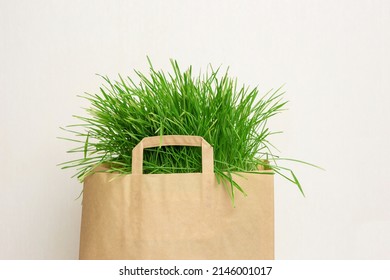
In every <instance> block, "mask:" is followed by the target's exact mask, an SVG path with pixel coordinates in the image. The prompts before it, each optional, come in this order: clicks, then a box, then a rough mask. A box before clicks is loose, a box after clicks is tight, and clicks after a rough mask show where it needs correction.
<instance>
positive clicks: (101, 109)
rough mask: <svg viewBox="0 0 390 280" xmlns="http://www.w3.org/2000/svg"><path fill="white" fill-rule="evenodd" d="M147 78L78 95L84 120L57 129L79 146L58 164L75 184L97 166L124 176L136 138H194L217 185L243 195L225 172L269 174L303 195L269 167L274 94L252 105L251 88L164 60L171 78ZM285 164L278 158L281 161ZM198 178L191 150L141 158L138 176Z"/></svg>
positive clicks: (278, 101) (281, 170) (279, 100)
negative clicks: (207, 148)
mask: <svg viewBox="0 0 390 280" xmlns="http://www.w3.org/2000/svg"><path fill="white" fill-rule="evenodd" d="M148 61H149V66H150V73H149V75H148V76H146V75H144V74H143V73H141V72H139V71H135V73H136V76H137V78H138V79H139V82H135V80H134V79H132V78H130V77H127V78H124V77H122V76H119V80H117V81H112V80H110V79H109V78H108V77H105V76H101V77H102V79H103V80H104V85H103V86H102V87H100V93H98V94H90V93H85V94H84V95H82V96H81V97H82V98H85V99H87V100H88V101H89V102H90V104H91V107H90V108H88V109H85V110H86V112H87V115H88V116H75V118H76V119H77V120H78V121H79V123H78V124H74V125H70V126H68V127H66V128H64V130H66V131H68V132H69V133H71V134H72V135H73V137H72V138H62V139H66V140H70V141H73V142H77V143H80V145H81V146H79V147H76V148H74V149H72V150H69V151H68V152H69V153H76V154H78V155H80V156H81V157H79V158H78V159H75V160H72V161H68V162H65V163H62V164H61V165H62V168H75V169H76V173H75V175H74V176H75V177H77V178H78V179H79V180H80V181H83V180H84V179H85V177H86V176H88V175H89V174H90V173H91V170H92V169H93V168H94V167H95V166H97V165H99V164H102V163H104V164H108V166H109V167H110V169H109V172H119V173H124V174H127V173H131V151H132V149H133V148H134V147H135V145H137V144H138V143H139V142H140V141H141V140H142V139H143V138H144V137H147V136H158V135H197V136H202V137H203V138H204V139H205V140H206V141H207V142H209V143H210V144H211V145H212V146H213V147H214V159H215V162H214V171H215V174H216V175H217V178H218V180H222V181H223V182H225V183H226V182H227V184H225V185H227V186H228V187H229V188H230V189H229V191H228V192H229V194H230V196H231V198H232V200H234V190H238V191H240V192H242V193H243V194H245V190H243V189H242V188H241V187H240V186H239V185H238V184H237V183H236V182H234V181H233V179H232V177H231V173H234V172H256V173H259V172H260V173H261V171H259V169H258V167H259V166H262V167H263V169H271V170H273V171H274V172H275V173H276V174H279V175H281V176H282V177H284V178H286V179H287V180H289V181H290V182H292V183H293V184H295V185H296V186H297V187H298V188H299V190H300V191H301V192H302V194H303V190H302V188H301V185H300V183H299V181H298V179H297V177H296V176H295V174H294V172H293V171H292V170H290V169H288V168H285V167H281V166H280V165H279V164H277V161H278V159H279V157H278V156H277V155H275V154H274V153H273V152H272V151H273V150H274V147H273V146H272V144H271V143H270V142H269V137H270V136H271V135H272V134H275V133H279V132H271V130H270V129H269V128H268V126H267V121H268V119H269V118H271V117H273V116H275V115H276V114H278V113H280V112H281V111H283V110H284V109H285V105H286V103H287V102H286V101H284V100H283V94H284V92H283V91H282V88H278V89H276V90H272V91H270V92H268V93H267V94H266V95H264V96H263V97H260V98H259V91H258V88H257V87H255V88H249V87H245V86H238V84H237V79H233V78H230V77H229V76H228V72H227V71H226V72H225V73H223V74H222V75H220V73H219V72H220V70H219V68H218V69H216V70H214V69H213V68H212V67H210V68H208V69H207V71H206V73H204V74H203V75H202V74H200V75H198V76H194V75H193V73H192V67H191V66H190V67H189V68H188V69H187V70H185V71H182V70H180V68H179V65H178V63H177V62H176V61H175V60H171V65H172V70H173V71H172V72H171V73H165V72H163V71H157V70H156V69H155V68H154V67H153V66H152V64H151V62H150V60H149V59H148ZM283 160H286V159H283ZM190 172H201V151H200V148H198V147H160V148H153V149H146V150H145V152H144V173H190Z"/></svg>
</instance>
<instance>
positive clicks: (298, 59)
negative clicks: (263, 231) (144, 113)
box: [0, 0, 390, 259]
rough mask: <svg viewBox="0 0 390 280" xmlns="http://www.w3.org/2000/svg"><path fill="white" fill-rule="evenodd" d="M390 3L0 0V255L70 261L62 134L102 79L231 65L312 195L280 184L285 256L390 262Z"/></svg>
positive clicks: (71, 209) (75, 190)
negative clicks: (267, 108) (270, 108)
mask: <svg viewBox="0 0 390 280" xmlns="http://www.w3.org/2000/svg"><path fill="white" fill-rule="evenodd" d="M389 29H390V2H389V1H373V0H371V1H364V0H360V1H352V0H348V1H347V0H345V1H313V0H310V1H309V0H307V1H280V0H279V1H242V0H241V1H206V0H203V1H182V0H177V1H173V0H171V1H102V0H99V1H69V0H68V1H1V2H0V94H1V95H0V108H1V110H0V133H1V136H0V157H1V162H2V166H1V168H0V188H1V192H0V225H1V230H0V259H53V258H54V259H75V258H77V256H78V238H79V227H80V226H79V225H80V213H81V205H80V204H81V202H80V200H78V201H75V200H74V199H75V198H76V197H77V196H78V194H79V192H80V190H81V185H80V184H79V183H78V182H77V181H76V180H75V179H70V176H71V175H72V174H73V173H72V171H70V170H69V171H62V170H60V169H59V168H58V167H57V166H56V164H57V163H60V162H63V161H65V160H68V159H70V157H69V155H67V154H66V153H65V151H66V150H67V149H68V148H70V147H71V145H70V144H69V143H66V142H63V141H60V140H57V139H56V137H57V136H60V135H63V134H62V133H61V131H60V130H59V126H64V125H67V124H71V123H73V122H74V120H73V119H72V117H71V116H72V114H80V113H82V112H83V111H82V110H81V109H80V107H82V106H85V105H86V104H85V102H84V101H82V100H81V99H80V98H77V97H76V95H77V94H81V93H83V92H84V91H88V92H95V91H96V90H97V89H98V86H99V85H100V82H101V81H100V79H99V78H98V77H96V76H95V73H100V74H108V75H109V76H111V77H115V75H116V74H117V73H122V74H130V73H131V71H132V69H133V68H137V69H140V70H146V69H147V63H146V58H145V57H146V55H149V56H150V57H151V58H152V60H153V62H154V64H155V66H157V67H158V68H167V67H168V65H169V60H168V59H169V58H176V59H178V61H179V62H180V63H181V65H183V66H186V65H189V64H193V65H194V66H195V67H201V66H202V67H203V68H204V67H205V66H206V65H207V63H209V62H211V63H213V64H214V65H220V64H223V65H224V66H228V65H230V67H231V74H232V75H235V76H238V77H239V78H240V81H241V82H243V83H245V84H251V85H256V84H259V85H260V88H261V89H262V90H263V92H265V91H267V90H269V89H270V88H272V87H278V86H280V85H281V84H283V83H286V86H285V89H286V90H287V94H286V98H287V99H289V100H290V104H289V108H290V109H289V111H286V112H284V113H283V114H282V115H280V116H279V117H277V119H276V120H275V121H274V123H272V125H273V127H274V128H275V130H278V129H282V130H284V131H285V133H284V134H283V135H278V136H275V138H274V141H275V143H276V145H277V146H278V147H279V148H280V150H281V153H282V154H283V155H285V156H288V157H294V158H300V159H303V160H306V161H309V162H313V163H317V164H319V165H321V166H323V167H324V168H325V169H326V171H324V172H323V171H319V170H315V169H312V168H309V167H303V166H300V165H294V167H295V169H296V170H297V173H298V175H299V177H300V179H301V181H302V183H303V185H304V188H305V191H306V198H303V197H302V196H301V195H300V194H299V192H298V191H297V189H296V188H295V187H294V186H293V185H291V184H289V183H287V182H285V181H283V180H280V179H277V180H276V257H277V258H278V259H372V258H373V259H389V258H390V203H389V201H390V188H389V187H390V172H389V171H390V170H389V167H390V165H389V158H390V148H389V144H388V143H390V136H389V135H390V128H389V127H390V126H389V121H390V112H389V106H390V97H389V90H390V81H389V80H390V79H389V77H390V55H389V50H390V32H389Z"/></svg>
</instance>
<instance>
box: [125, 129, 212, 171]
mask: <svg viewBox="0 0 390 280" xmlns="http://www.w3.org/2000/svg"><path fill="white" fill-rule="evenodd" d="M160 146H192V147H202V173H204V174H213V173H214V154H213V147H212V146H211V145H210V144H209V143H207V142H206V140H204V139H203V138H202V137H200V136H189V135H165V136H152V137H145V138H144V139H142V140H141V142H139V143H138V144H137V146H135V147H134V148H133V151H132V162H131V164H132V174H134V175H140V174H142V173H143V168H142V166H143V157H144V149H146V148H153V147H160Z"/></svg>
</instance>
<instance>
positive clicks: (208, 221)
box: [79, 136, 274, 260]
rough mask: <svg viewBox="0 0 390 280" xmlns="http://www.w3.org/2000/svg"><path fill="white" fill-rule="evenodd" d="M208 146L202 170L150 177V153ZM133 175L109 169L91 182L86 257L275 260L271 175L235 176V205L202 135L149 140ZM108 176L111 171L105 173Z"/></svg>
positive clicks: (85, 215)
mask: <svg viewBox="0 0 390 280" xmlns="http://www.w3.org/2000/svg"><path fill="white" fill-rule="evenodd" d="M168 145H179V146H200V147H201V148H202V173H178V174H142V160H143V149H145V148H151V147H158V146H168ZM132 159H133V160H132V174H130V175H123V174H115V173H107V172H104V169H105V167H104V166H100V167H99V168H98V169H97V170H95V172H94V173H93V174H92V175H90V176H88V177H87V178H86V179H85V181H84V191H83V207H82V222H81V237H80V255H79V257H80V259H129V260H130V259H139V260H148V259H161V260H163V259H164V260H169V259H178V260H179V259H184V260H190V259H195V260H196V259H204V260H207V259H209V260H214V259H221V260H227V259H273V258H274V190H273V175H272V173H271V174H251V173H239V174H237V175H236V174H232V177H233V179H234V180H235V181H236V182H237V183H238V184H239V185H240V186H241V187H242V188H243V189H244V190H245V192H246V193H247V194H248V195H247V196H243V195H242V194H241V193H240V192H238V191H236V195H235V207H233V205H232V203H231V200H230V198H229V195H228V193H227V190H226V189H225V187H224V185H223V184H222V183H219V184H218V182H217V179H216V177H215V175H214V172H213V170H214V169H213V163H214V160H213V148H212V147H211V146H210V145H209V144H208V143H207V142H206V141H205V140H204V139H203V138H201V137H197V136H162V137H159V136H157V137H147V138H144V139H143V140H142V141H141V142H140V143H139V144H138V145H137V146H136V147H135V148H134V149H133V153H132ZM101 171H103V172H101Z"/></svg>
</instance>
